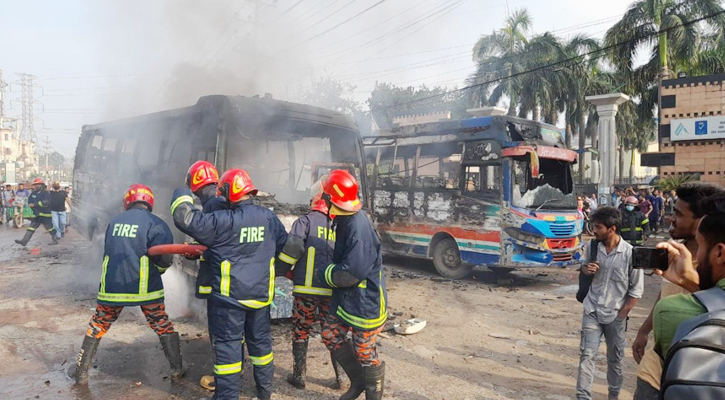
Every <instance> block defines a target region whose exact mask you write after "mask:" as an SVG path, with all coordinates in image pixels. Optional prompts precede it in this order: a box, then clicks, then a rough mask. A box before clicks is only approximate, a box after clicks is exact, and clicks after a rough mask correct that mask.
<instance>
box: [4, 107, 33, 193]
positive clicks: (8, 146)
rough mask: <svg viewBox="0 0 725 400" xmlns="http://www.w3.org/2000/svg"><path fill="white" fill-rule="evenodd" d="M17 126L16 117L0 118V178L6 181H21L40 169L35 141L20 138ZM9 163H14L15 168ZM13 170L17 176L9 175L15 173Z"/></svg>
mask: <svg viewBox="0 0 725 400" xmlns="http://www.w3.org/2000/svg"><path fill="white" fill-rule="evenodd" d="M17 127H18V124H17V120H15V119H11V118H2V119H0V165H1V169H2V170H1V171H0V172H2V176H1V177H0V178H1V180H2V181H5V182H10V181H16V182H18V183H20V182H23V181H26V180H28V179H30V178H31V177H33V176H35V175H37V173H38V171H39V169H38V165H39V164H38V161H39V159H38V157H39V156H38V153H37V152H36V147H35V142H33V141H30V140H20V139H19V138H18V130H17ZM8 164H14V165H15V168H12V167H11V168H7V165H8ZM13 171H14V175H15V176H14V177H13V176H8V173H10V175H13Z"/></svg>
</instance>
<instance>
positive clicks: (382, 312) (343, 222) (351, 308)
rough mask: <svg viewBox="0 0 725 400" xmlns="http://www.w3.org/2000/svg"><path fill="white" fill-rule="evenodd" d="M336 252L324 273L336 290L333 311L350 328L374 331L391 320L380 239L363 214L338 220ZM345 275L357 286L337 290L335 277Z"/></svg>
mask: <svg viewBox="0 0 725 400" xmlns="http://www.w3.org/2000/svg"><path fill="white" fill-rule="evenodd" d="M334 225H335V235H336V240H335V251H334V253H333V257H332V264H330V265H329V266H328V267H327V268H326V269H325V273H324V278H325V281H326V282H327V284H329V285H330V286H332V287H333V294H332V309H331V311H332V312H334V313H336V314H337V316H338V317H340V319H342V320H343V321H344V322H345V323H347V324H348V325H350V326H352V327H355V328H357V329H361V330H374V329H376V328H378V327H380V326H381V325H383V324H384V323H385V321H386V320H387V318H388V308H387V300H388V299H387V296H388V294H387V290H386V286H385V275H384V274H383V257H382V252H381V248H380V238H379V237H378V235H377V233H375V229H374V228H373V225H372V224H371V223H370V220H368V218H367V216H366V215H365V213H363V212H358V213H356V214H353V215H349V216H336V217H335V224H334ZM336 273H340V274H342V273H344V274H347V275H350V276H353V277H354V278H355V282H354V284H351V285H349V286H348V287H338V286H340V285H338V284H337V283H336V282H335V278H334V275H335V274H336Z"/></svg>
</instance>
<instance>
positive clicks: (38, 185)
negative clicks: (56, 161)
mask: <svg viewBox="0 0 725 400" xmlns="http://www.w3.org/2000/svg"><path fill="white" fill-rule="evenodd" d="M28 206H29V207H30V208H32V209H33V215H34V217H33V220H32V221H31V222H30V226H29V227H28V230H27V231H25V236H23V238H22V239H21V240H18V239H15V243H17V244H19V245H21V246H25V245H27V244H28V242H29V241H30V238H31V237H33V234H34V233H35V230H36V229H38V227H39V226H40V225H43V226H44V227H45V230H46V231H48V233H49V234H50V239H51V242H50V244H53V245H54V244H58V239H56V238H55V228H53V216H52V215H51V213H50V192H48V190H47V189H46V186H45V182H44V181H43V179H41V178H35V179H33V192H32V193H30V196H28Z"/></svg>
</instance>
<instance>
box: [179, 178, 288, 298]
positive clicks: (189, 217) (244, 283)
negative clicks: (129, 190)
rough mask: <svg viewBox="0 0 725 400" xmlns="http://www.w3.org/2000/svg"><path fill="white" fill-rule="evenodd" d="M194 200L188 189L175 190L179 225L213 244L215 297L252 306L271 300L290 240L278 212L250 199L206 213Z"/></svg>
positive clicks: (211, 263)
mask: <svg viewBox="0 0 725 400" xmlns="http://www.w3.org/2000/svg"><path fill="white" fill-rule="evenodd" d="M192 201H193V200H192V198H191V192H190V191H189V189H188V188H179V189H176V191H175V192H174V196H173V198H172V200H171V215H172V216H173V218H174V224H176V227H177V228H179V230H181V231H182V232H184V233H186V234H187V235H189V236H191V237H193V238H194V239H195V240H196V241H197V242H199V243H201V244H203V245H205V246H207V248H208V251H207V253H208V258H207V259H206V261H207V262H208V263H209V268H211V271H212V279H211V287H212V291H211V296H213V297H214V298H218V299H221V300H227V301H235V302H238V303H239V304H241V305H242V306H244V307H247V308H250V309H260V308H263V307H266V306H268V305H270V304H271V303H272V300H273V298H274V261H275V257H276V255H277V254H279V252H280V251H281V250H282V247H283V246H284V244H285V242H286V241H287V232H286V231H285V229H284V226H283V225H282V223H281V222H280V221H279V219H278V218H277V216H276V215H275V214H274V213H273V212H272V211H270V210H268V209H266V208H264V207H260V206H257V205H255V204H254V203H253V202H252V200H251V199H250V200H245V201H242V202H239V203H236V204H234V205H231V207H230V209H225V210H217V211H214V212H211V213H207V214H205V213H204V212H203V211H201V210H198V209H196V208H194V207H193V205H192Z"/></svg>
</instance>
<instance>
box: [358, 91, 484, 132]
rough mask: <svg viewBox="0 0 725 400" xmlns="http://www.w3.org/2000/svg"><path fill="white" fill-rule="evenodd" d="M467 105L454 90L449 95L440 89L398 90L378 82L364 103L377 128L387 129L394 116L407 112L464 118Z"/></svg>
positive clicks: (467, 99)
mask: <svg viewBox="0 0 725 400" xmlns="http://www.w3.org/2000/svg"><path fill="white" fill-rule="evenodd" d="M471 104H472V103H471V101H470V99H469V98H468V97H467V96H465V93H461V92H460V91H457V90H456V89H455V88H454V89H453V90H450V91H449V90H448V89H446V88H442V87H434V88H428V87H427V86H425V85H422V86H420V87H418V88H415V87H413V86H408V87H399V86H395V85H393V84H390V83H380V82H376V83H375V89H373V91H372V92H371V93H370V98H369V99H368V105H369V106H370V113H371V114H372V116H373V118H374V119H375V121H376V122H377V123H378V125H379V126H380V127H381V128H389V127H390V126H392V123H393V116H394V115H395V114H400V113H404V112H407V111H410V112H430V111H451V114H452V116H453V118H454V119H461V118H465V117H466V116H467V114H466V110H467V109H468V108H470V107H471Z"/></svg>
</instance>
